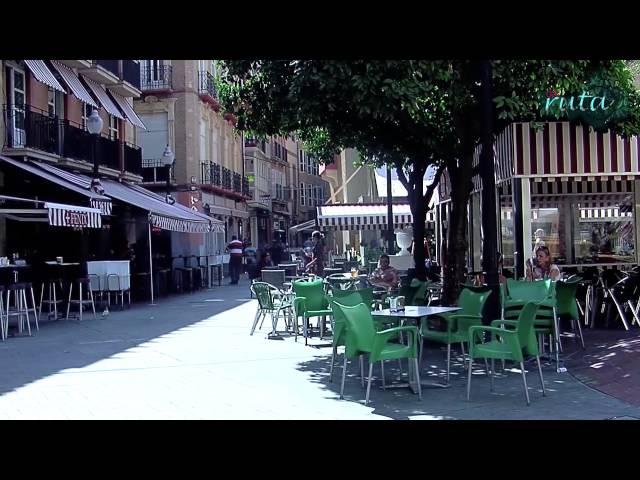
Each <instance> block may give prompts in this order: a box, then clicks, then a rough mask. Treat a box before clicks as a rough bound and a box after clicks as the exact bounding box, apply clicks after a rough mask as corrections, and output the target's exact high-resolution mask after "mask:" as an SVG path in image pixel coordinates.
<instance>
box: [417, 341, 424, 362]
mask: <svg viewBox="0 0 640 480" xmlns="http://www.w3.org/2000/svg"><path fill="white" fill-rule="evenodd" d="M423 352H424V339H422V338H421V339H420V353H419V354H418V365H422V353H423Z"/></svg>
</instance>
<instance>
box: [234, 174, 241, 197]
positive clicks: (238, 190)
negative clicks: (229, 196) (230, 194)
mask: <svg viewBox="0 0 640 480" xmlns="http://www.w3.org/2000/svg"><path fill="white" fill-rule="evenodd" d="M233 191H234V192H236V193H242V175H240V174H239V173H234V174H233Z"/></svg>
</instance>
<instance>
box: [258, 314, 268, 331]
mask: <svg viewBox="0 0 640 480" xmlns="http://www.w3.org/2000/svg"><path fill="white" fill-rule="evenodd" d="M265 318H267V312H262V321H261V322H260V326H259V327H258V330H262V324H263V323H264V319H265Z"/></svg>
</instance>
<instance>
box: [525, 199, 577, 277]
mask: <svg viewBox="0 0 640 480" xmlns="http://www.w3.org/2000/svg"><path fill="white" fill-rule="evenodd" d="M567 208H569V206H568V205H563V206H560V205H559V206H558V208H532V209H531V233H532V234H533V238H532V241H531V243H530V245H531V249H530V250H529V251H528V252H525V253H527V254H528V255H529V256H530V257H532V258H534V257H535V254H534V251H535V249H536V248H537V247H538V246H540V245H545V246H546V247H548V248H549V253H551V258H553V260H554V262H555V263H557V264H566V263H567V257H566V251H567V248H566V246H567V245H566V236H565V235H563V234H565V233H566V232H565V231H564V230H565V227H567V225H566V224H564V223H563V222H562V221H561V213H565V212H563V210H565V209H567ZM525 248H526V247H525Z"/></svg>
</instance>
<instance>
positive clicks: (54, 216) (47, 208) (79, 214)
mask: <svg viewBox="0 0 640 480" xmlns="http://www.w3.org/2000/svg"><path fill="white" fill-rule="evenodd" d="M40 205H42V206H43V207H44V208H38V207H39V206H40ZM27 206H31V207H33V208H26V207H27ZM0 215H2V216H5V217H7V218H9V219H11V220H16V221H18V222H48V223H49V225H52V226H55V227H85V228H101V227H102V217H101V213H100V210H98V209H96V208H86V207H79V206H76V205H66V204H62V203H53V202H45V201H42V200H32V199H27V198H19V197H9V196H6V195H0Z"/></svg>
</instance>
